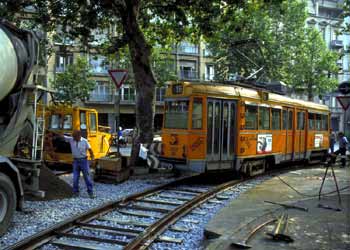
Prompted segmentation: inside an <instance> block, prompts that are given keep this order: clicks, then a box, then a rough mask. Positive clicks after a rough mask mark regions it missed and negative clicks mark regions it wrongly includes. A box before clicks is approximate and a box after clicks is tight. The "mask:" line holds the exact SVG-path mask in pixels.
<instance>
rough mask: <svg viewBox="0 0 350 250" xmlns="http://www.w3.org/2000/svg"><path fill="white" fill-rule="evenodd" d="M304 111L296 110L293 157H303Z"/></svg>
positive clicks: (304, 146) (304, 148)
mask: <svg viewBox="0 0 350 250" xmlns="http://www.w3.org/2000/svg"><path fill="white" fill-rule="evenodd" d="M305 136H306V134H305V111H303V110H297V124H296V130H295V142H294V151H295V154H294V155H295V159H298V160H301V159H304V157H305V151H306V141H305Z"/></svg>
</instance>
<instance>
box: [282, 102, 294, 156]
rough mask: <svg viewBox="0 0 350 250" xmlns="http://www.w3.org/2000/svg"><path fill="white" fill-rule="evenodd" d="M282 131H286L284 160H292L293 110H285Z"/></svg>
mask: <svg viewBox="0 0 350 250" xmlns="http://www.w3.org/2000/svg"><path fill="white" fill-rule="evenodd" d="M282 112H283V123H282V125H283V126H282V129H283V130H284V131H285V132H284V134H285V147H284V150H283V153H284V157H283V160H286V161H287V160H292V157H293V148H294V147H293V141H294V137H293V113H294V112H293V109H289V108H283V111H282Z"/></svg>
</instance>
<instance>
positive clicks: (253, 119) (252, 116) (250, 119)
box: [244, 105, 258, 130]
mask: <svg viewBox="0 0 350 250" xmlns="http://www.w3.org/2000/svg"><path fill="white" fill-rule="evenodd" d="M257 121H258V107H257V106H252V105H246V107H245V127H244V128H245V129H252V130H257V129H258V122H257Z"/></svg>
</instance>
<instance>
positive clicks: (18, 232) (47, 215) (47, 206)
mask: <svg viewBox="0 0 350 250" xmlns="http://www.w3.org/2000/svg"><path fill="white" fill-rule="evenodd" d="M60 178H61V179H63V180H64V181H66V182H67V183H69V184H70V185H72V175H71V174H69V175H64V176H61V177H60ZM170 181H172V180H171V179H165V178H164V179H159V178H158V179H154V180H138V179H136V180H129V181H126V182H124V183H121V184H118V185H111V184H103V183H97V182H95V183H94V192H95V194H96V198H95V199H90V198H89V196H88V194H87V192H86V186H85V182H84V180H83V178H82V177H81V178H80V183H79V185H80V195H79V197H74V198H67V199H61V200H51V201H28V200H27V201H25V203H24V212H15V214H14V217H13V222H12V225H11V227H10V228H9V230H8V232H7V233H6V234H4V235H3V236H2V237H0V249H4V248H6V247H9V246H10V245H12V244H14V243H16V242H18V241H20V240H22V239H24V238H26V237H29V236H31V235H33V234H35V233H37V232H39V231H42V230H44V229H47V228H48V227H50V226H52V225H54V224H56V223H59V222H61V221H63V220H66V219H68V218H70V217H73V216H75V215H77V214H81V213H83V212H85V211H87V210H89V209H92V208H94V207H97V206H100V205H102V204H104V203H106V202H109V201H113V200H118V199H120V198H122V197H125V196H127V195H130V194H134V193H137V192H141V191H144V190H145V189H149V188H152V187H154V186H157V185H160V184H163V183H167V182H170Z"/></svg>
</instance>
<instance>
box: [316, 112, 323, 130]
mask: <svg viewBox="0 0 350 250" xmlns="http://www.w3.org/2000/svg"><path fill="white" fill-rule="evenodd" d="M321 123H322V121H321V115H320V114H316V117H315V125H316V128H315V130H318V131H320V130H321Z"/></svg>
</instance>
